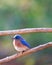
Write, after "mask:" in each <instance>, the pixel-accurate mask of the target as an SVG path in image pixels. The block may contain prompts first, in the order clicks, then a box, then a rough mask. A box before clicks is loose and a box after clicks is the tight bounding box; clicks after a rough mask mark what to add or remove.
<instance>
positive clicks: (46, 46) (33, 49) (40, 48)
mask: <svg viewBox="0 0 52 65" xmlns="http://www.w3.org/2000/svg"><path fill="white" fill-rule="evenodd" d="M51 46H52V42H48V43H46V44H43V45H39V46H37V47H34V48H32V49H29V50H28V51H26V52H24V53H23V54H22V53H19V54H14V55H12V56H9V57H6V58H3V59H0V64H1V63H5V62H9V61H11V60H14V59H16V58H20V57H22V56H25V55H28V54H31V53H35V52H37V51H40V50H43V49H45V48H48V47H51Z"/></svg>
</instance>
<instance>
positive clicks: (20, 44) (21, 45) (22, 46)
mask: <svg viewBox="0 0 52 65" xmlns="http://www.w3.org/2000/svg"><path fill="white" fill-rule="evenodd" d="M15 45H16V46H18V47H21V48H24V47H26V46H25V45H23V44H22V43H21V42H20V41H19V40H15Z"/></svg>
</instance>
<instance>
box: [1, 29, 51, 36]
mask: <svg viewBox="0 0 52 65" xmlns="http://www.w3.org/2000/svg"><path fill="white" fill-rule="evenodd" d="M33 32H50V33H51V32H52V28H25V29H17V30H7V31H0V36H3V35H11V34H25V33H33Z"/></svg>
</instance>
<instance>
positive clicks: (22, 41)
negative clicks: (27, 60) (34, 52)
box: [21, 40, 31, 48]
mask: <svg viewBox="0 0 52 65" xmlns="http://www.w3.org/2000/svg"><path fill="white" fill-rule="evenodd" d="M21 43H22V44H23V45H25V46H27V47H28V48H31V47H30V44H28V43H27V42H26V40H21Z"/></svg>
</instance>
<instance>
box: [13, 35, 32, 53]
mask: <svg viewBox="0 0 52 65" xmlns="http://www.w3.org/2000/svg"><path fill="white" fill-rule="evenodd" d="M13 45H14V48H15V50H16V51H18V52H22V53H23V52H25V51H26V50H28V49H30V48H31V46H30V44H29V43H28V42H27V41H26V40H25V39H24V38H23V37H22V36H21V35H19V34H16V35H14V37H13Z"/></svg>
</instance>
